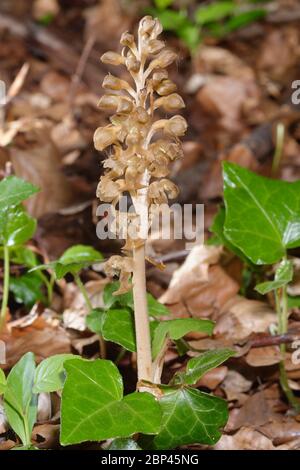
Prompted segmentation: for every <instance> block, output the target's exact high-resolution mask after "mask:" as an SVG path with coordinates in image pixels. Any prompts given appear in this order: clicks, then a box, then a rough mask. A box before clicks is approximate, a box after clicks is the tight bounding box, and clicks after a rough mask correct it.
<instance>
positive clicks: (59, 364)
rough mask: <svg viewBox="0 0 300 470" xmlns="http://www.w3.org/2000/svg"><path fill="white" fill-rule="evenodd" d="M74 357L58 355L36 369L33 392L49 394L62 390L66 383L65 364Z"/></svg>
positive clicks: (43, 362)
mask: <svg viewBox="0 0 300 470" xmlns="http://www.w3.org/2000/svg"><path fill="white" fill-rule="evenodd" d="M74 357H75V356H74V355H73V354H56V355H55V356H51V357H48V358H47V359H44V360H43V361H42V362H41V363H40V364H39V365H38V366H37V368H36V371H35V375H34V385H33V392H34V393H42V392H46V393H49V392H56V391H57V390H61V389H62V388H63V385H64V381H65V371H64V363H65V361H66V360H68V359H73V358H74Z"/></svg>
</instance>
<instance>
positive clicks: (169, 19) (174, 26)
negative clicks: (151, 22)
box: [149, 8, 190, 32]
mask: <svg viewBox="0 0 300 470" xmlns="http://www.w3.org/2000/svg"><path fill="white" fill-rule="evenodd" d="M149 13H150V14H152V15H153V16H155V17H157V18H158V19H159V21H160V22H161V24H162V27H163V29H164V30H165V31H175V32H177V31H178V30H179V28H182V27H183V26H184V25H186V24H190V21H189V19H188V17H187V13H186V11H185V10H180V11H175V10H169V9H167V10H158V9H155V8H152V9H150V10H149Z"/></svg>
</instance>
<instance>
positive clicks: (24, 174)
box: [11, 129, 71, 217]
mask: <svg viewBox="0 0 300 470" xmlns="http://www.w3.org/2000/svg"><path fill="white" fill-rule="evenodd" d="M35 137H36V143H35V144H31V145H30V149H29V148H28V149H26V150H24V149H22V150H21V149H19V148H17V147H12V148H11V160H12V164H13V168H14V170H15V173H16V175H17V176H19V177H20V178H23V179H25V180H28V181H30V182H31V183H33V184H35V185H36V186H38V187H39V188H40V189H41V191H40V192H39V193H38V194H37V195H35V196H34V197H32V198H31V199H30V200H29V201H27V203H26V205H27V208H28V211H29V212H30V214H31V215H33V216H35V217H40V216H42V215H43V214H46V213H49V212H56V211H57V210H59V209H61V208H63V207H65V206H67V205H69V204H70V202H71V190H70V186H69V184H68V182H67V179H66V178H65V176H64V174H63V173H62V171H61V170H60V156H59V154H58V151H57V149H56V148H55V146H54V145H53V143H52V142H51V140H49V136H48V134H47V132H46V130H45V129H44V130H43V131H39V132H38V133H36V134H35Z"/></svg>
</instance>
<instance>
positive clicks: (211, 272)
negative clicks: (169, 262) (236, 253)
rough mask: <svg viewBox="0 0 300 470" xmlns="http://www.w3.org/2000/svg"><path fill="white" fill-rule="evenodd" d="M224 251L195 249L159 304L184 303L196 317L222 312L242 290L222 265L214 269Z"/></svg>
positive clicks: (200, 246)
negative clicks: (219, 310)
mask: <svg viewBox="0 0 300 470" xmlns="http://www.w3.org/2000/svg"><path fill="white" fill-rule="evenodd" d="M221 250H222V248H221V247H209V246H204V245H199V246H195V247H194V248H193V249H192V250H191V252H190V253H189V255H188V257H187V258H186V260H185V262H184V263H183V264H182V266H181V267H180V268H179V269H177V270H176V271H175V272H174V273H173V276H172V280H171V282H170V285H169V288H168V289H167V291H166V292H165V293H164V294H163V295H162V296H161V298H160V302H162V303H165V304H171V305H172V304H175V303H179V302H183V303H184V304H185V305H186V307H187V309H188V311H189V312H190V313H191V314H192V315H195V316H209V315H210V314H212V313H213V311H214V309H217V310H218V309H220V308H221V307H222V305H223V304H224V303H225V302H227V301H228V300H229V299H230V298H231V297H232V296H234V295H235V294H236V293H237V292H238V289H239V286H238V284H237V283H236V282H235V281H233V280H232V279H231V278H230V277H229V276H228V275H227V274H226V273H225V271H224V270H223V269H222V268H221V267H220V266H217V265H214V266H211V264H215V263H217V262H218V259H219V256H220V253H221Z"/></svg>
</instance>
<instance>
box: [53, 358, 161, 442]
mask: <svg viewBox="0 0 300 470" xmlns="http://www.w3.org/2000/svg"><path fill="white" fill-rule="evenodd" d="M65 369H66V372H67V379H66V381H65V385H64V388H63V393H62V407H61V443H62V445H68V444H75V443H78V442H84V441H101V440H105V439H110V438H115V437H129V436H131V435H133V434H135V433H138V432H140V433H144V434H156V433H157V432H158V430H159V427H160V422H161V410H160V406H159V404H158V403H157V401H156V400H155V398H154V397H153V396H152V395H151V394H149V393H137V392H135V393H131V394H130V395H127V396H125V397H123V382H122V377H121V375H120V373H119V371H118V369H117V367H116V366H115V365H114V364H113V363H112V362H111V361H107V360H103V359H97V360H95V361H86V360H83V359H79V358H78V359H70V360H68V361H67V362H66V363H65Z"/></svg>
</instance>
